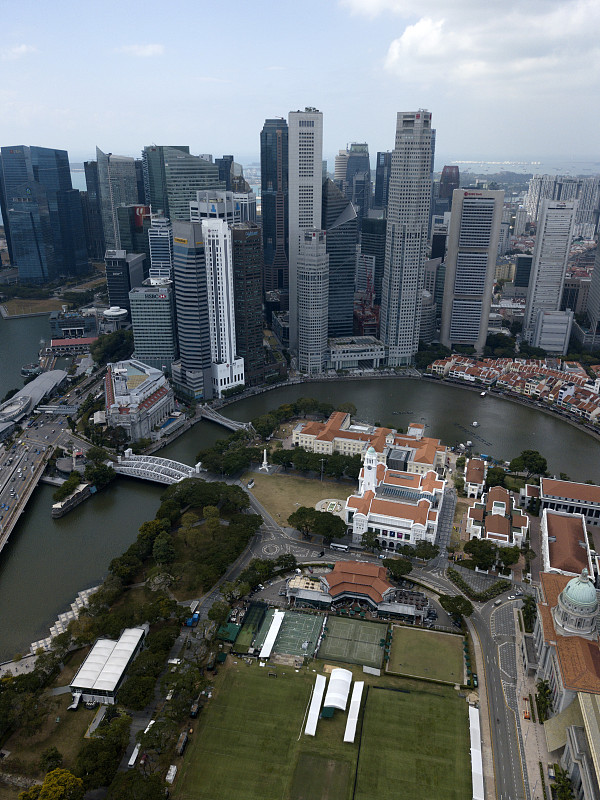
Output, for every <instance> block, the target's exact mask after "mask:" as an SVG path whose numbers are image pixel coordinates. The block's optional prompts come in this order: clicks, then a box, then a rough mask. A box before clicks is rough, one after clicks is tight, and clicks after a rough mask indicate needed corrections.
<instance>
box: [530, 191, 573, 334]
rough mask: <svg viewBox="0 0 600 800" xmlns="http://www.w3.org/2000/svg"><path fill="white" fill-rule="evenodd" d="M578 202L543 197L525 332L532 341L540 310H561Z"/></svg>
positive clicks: (532, 266)
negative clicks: (544, 198)
mask: <svg viewBox="0 0 600 800" xmlns="http://www.w3.org/2000/svg"><path fill="white" fill-rule="evenodd" d="M575 207H576V202H565V203H563V202H557V201H554V200H542V201H541V203H540V212H539V214H540V215H539V222H538V228H537V236H536V241H535V249H534V252H533V263H532V265H531V276H530V279H529V289H528V291H527V302H526V305H525V319H524V321H523V333H524V336H525V338H526V339H527V341H531V340H532V337H533V333H534V329H535V326H536V316H537V313H538V312H539V311H558V310H559V309H560V301H561V297H562V290H563V283H564V279H565V274H566V271H567V261H568V258H569V250H570V247H571V241H572V238H573V225H574V222H575Z"/></svg>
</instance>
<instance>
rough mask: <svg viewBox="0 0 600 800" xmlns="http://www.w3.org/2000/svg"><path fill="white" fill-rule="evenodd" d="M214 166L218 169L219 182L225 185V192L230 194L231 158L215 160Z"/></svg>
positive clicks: (231, 179) (224, 157) (231, 177)
mask: <svg viewBox="0 0 600 800" xmlns="http://www.w3.org/2000/svg"><path fill="white" fill-rule="evenodd" d="M215 164H216V166H217V167H218V169H219V180H220V181H221V182H222V183H224V184H225V190H226V191H228V192H231V191H232V189H231V185H232V181H233V156H223V157H222V158H215Z"/></svg>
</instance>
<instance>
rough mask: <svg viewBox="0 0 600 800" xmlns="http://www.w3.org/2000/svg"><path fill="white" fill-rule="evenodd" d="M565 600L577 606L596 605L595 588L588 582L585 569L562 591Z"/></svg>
mask: <svg viewBox="0 0 600 800" xmlns="http://www.w3.org/2000/svg"><path fill="white" fill-rule="evenodd" d="M563 595H564V599H565V600H570V602H571V603H573V604H574V605H578V606H594V605H598V597H597V595H596V588H595V586H594V584H593V583H592V581H591V580H590V577H589V574H588V571H587V569H583V570H582V571H581V575H579V576H578V577H577V578H572V579H571V580H570V581H569V582H568V583H567V585H566V586H565V588H564V590H563Z"/></svg>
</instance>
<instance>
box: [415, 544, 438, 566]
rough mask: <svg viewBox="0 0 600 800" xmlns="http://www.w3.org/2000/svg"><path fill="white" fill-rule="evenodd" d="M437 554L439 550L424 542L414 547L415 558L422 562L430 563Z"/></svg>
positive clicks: (435, 546)
mask: <svg viewBox="0 0 600 800" xmlns="http://www.w3.org/2000/svg"><path fill="white" fill-rule="evenodd" d="M439 552H440V548H439V547H438V546H437V545H435V544H431V542H426V541H425V540H421V541H419V542H417V543H416V545H415V558H421V559H423V561H431V559H432V558H435V557H436V556H437V554H438V553H439Z"/></svg>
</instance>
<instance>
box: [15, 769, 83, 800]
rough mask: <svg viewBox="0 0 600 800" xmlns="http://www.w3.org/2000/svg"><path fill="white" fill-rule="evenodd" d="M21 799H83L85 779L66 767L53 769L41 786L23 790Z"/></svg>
mask: <svg viewBox="0 0 600 800" xmlns="http://www.w3.org/2000/svg"><path fill="white" fill-rule="evenodd" d="M19 800H83V781H82V780H81V779H80V778H76V777H75V775H73V773H72V772H69V771H68V770H66V769H53V770H52V771H51V772H49V773H48V774H47V775H46V777H45V778H44V782H43V784H42V785H41V786H34V787H32V788H31V789H29V791H27V792H21V793H20V794H19Z"/></svg>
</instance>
